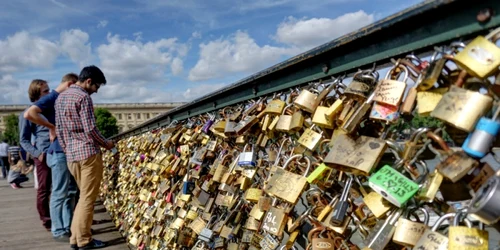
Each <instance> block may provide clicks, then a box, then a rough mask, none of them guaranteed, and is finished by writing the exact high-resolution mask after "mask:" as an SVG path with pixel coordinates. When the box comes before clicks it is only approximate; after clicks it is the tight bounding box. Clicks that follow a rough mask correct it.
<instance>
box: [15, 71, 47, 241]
mask: <svg viewBox="0 0 500 250" xmlns="http://www.w3.org/2000/svg"><path fill="white" fill-rule="evenodd" d="M49 93H50V88H49V85H48V84H47V82H46V81H44V80H41V79H35V80H33V81H31V84H30V86H29V88H28V96H29V99H30V101H31V103H34V102H36V101H38V100H39V99H40V98H41V97H43V96H45V95H47V94H49ZM24 112H26V110H25V111H23V112H22V113H21V114H20V115H19V141H20V144H21V148H22V149H24V150H25V151H26V152H27V154H29V155H32V156H33V161H34V162H35V171H34V172H35V186H36V187H37V195H36V208H37V210H38V214H39V215H40V220H41V221H42V224H43V226H44V227H45V228H46V229H47V230H48V231H50V230H51V220H50V203H49V200H50V199H49V197H50V188H51V185H52V176H51V175H52V173H51V171H50V168H49V167H48V166H47V161H46V152H47V149H48V148H49V146H50V140H49V129H48V128H47V127H44V126H40V125H36V124H35V123H32V122H30V121H28V120H26V119H25V118H24ZM32 138H33V139H34V143H32ZM25 160H26V162H28V159H27V158H25Z"/></svg>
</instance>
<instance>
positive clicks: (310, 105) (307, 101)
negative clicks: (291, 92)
mask: <svg viewBox="0 0 500 250" xmlns="http://www.w3.org/2000/svg"><path fill="white" fill-rule="evenodd" d="M320 84H321V83H320ZM334 87H335V85H334V84H330V85H329V86H328V87H325V88H324V89H323V90H322V91H321V92H319V91H318V90H316V89H314V85H313V87H312V88H311V89H309V90H307V89H304V90H302V91H301V92H300V94H299V96H297V98H296V99H295V101H294V102H293V104H294V105H295V106H296V107H298V108H300V109H302V110H304V111H306V112H308V113H311V114H314V111H315V110H316V108H317V107H318V105H319V103H320V102H321V101H322V100H323V98H325V97H326V96H327V95H328V94H329V93H330V91H331V90H332V89H333V88H334ZM311 91H314V92H316V93H317V94H314V93H312V92H311Z"/></svg>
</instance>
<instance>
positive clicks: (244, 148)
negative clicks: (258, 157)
mask: <svg viewBox="0 0 500 250" xmlns="http://www.w3.org/2000/svg"><path fill="white" fill-rule="evenodd" d="M248 144H250V143H247V144H245V146H244V147H243V151H242V153H245V152H246V151H247V146H248ZM252 150H253V145H252Z"/></svg>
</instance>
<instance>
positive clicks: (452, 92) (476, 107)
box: [430, 85, 493, 132]
mask: <svg viewBox="0 0 500 250" xmlns="http://www.w3.org/2000/svg"><path fill="white" fill-rule="evenodd" d="M492 103H493V98H491V97H490V96H488V95H484V94H481V93H479V92H476V91H471V90H468V89H465V88H461V87H460V86H457V85H452V86H451V87H450V89H449V91H448V92H446V93H445V94H444V95H443V97H442V98H441V100H440V101H439V103H438V104H437V106H436V108H435V109H434V110H433V111H432V112H431V113H430V115H431V116H432V117H435V118H438V119H440V120H442V121H444V122H446V123H447V124H449V125H451V126H453V127H455V128H457V129H460V130H463V131H466V132H472V130H473V129H474V127H475V126H476V123H477V122H478V121H479V119H480V118H481V117H482V116H484V115H485V114H486V112H488V111H489V110H490V109H491V106H492Z"/></svg>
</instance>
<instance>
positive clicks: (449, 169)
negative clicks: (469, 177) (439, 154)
mask: <svg viewBox="0 0 500 250" xmlns="http://www.w3.org/2000/svg"><path fill="white" fill-rule="evenodd" d="M427 137H428V138H431V139H432V140H433V141H435V142H436V143H438V144H439V146H440V147H441V148H442V149H443V150H444V151H445V152H446V154H447V156H446V158H445V159H442V161H441V162H440V163H439V164H438V165H437V166H436V169H437V170H438V171H439V173H440V174H442V175H443V176H444V177H445V178H447V179H449V180H450V181H452V182H453V183H455V182H457V181H459V180H460V179H461V178H462V177H464V176H465V175H466V174H467V173H468V172H469V171H471V169H474V168H476V167H478V166H479V162H477V161H476V160H474V159H472V158H470V157H469V156H467V154H466V153H465V152H464V151H461V150H460V151H455V152H452V151H451V149H450V147H448V145H447V144H446V143H445V142H444V140H443V138H441V137H440V136H438V135H436V134H435V133H433V132H431V131H429V132H427Z"/></svg>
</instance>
